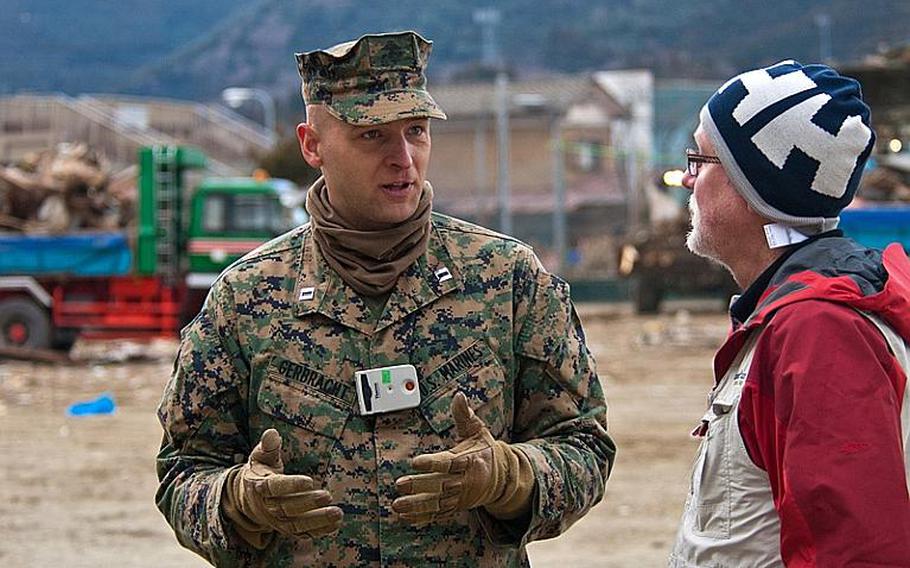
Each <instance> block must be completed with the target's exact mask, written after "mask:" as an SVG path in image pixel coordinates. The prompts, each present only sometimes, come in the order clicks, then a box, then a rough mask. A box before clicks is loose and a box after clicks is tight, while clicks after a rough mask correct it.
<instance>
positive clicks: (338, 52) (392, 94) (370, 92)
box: [296, 31, 446, 126]
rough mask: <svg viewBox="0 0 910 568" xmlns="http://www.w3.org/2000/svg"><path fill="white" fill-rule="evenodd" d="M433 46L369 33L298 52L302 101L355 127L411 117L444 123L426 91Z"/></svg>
mask: <svg viewBox="0 0 910 568" xmlns="http://www.w3.org/2000/svg"><path fill="white" fill-rule="evenodd" d="M432 46H433V43H432V42H430V41H427V40H425V39H424V38H422V37H420V35H419V34H417V33H415V32H410V31H408V32H397V33H387V34H370V35H365V36H363V37H361V38H360V39H358V40H356V41H349V42H346V43H342V44H339V45H336V46H334V47H331V48H329V49H325V50H317V51H310V52H307V53H298V54H296V55H297V69H298V70H299V71H300V77H301V79H302V80H303V86H302V89H301V92H302V94H303V100H304V102H305V103H306V104H308V105H324V106H325V108H326V110H328V111H329V113H331V114H332V115H333V116H335V117H336V118H338V119H340V120H342V121H344V122H346V123H348V124H354V125H359V126H362V125H369V124H383V123H386V122H392V121H395V120H400V119H402V118H412V117H431V118H440V119H445V118H446V115H445V113H444V112H442V109H441V108H439V105H437V104H436V101H434V100H433V97H431V96H430V93H428V92H427V89H426V85H427V78H426V75H425V74H424V70H425V69H426V66H427V60H428V59H429V57H430V51H431V49H432Z"/></svg>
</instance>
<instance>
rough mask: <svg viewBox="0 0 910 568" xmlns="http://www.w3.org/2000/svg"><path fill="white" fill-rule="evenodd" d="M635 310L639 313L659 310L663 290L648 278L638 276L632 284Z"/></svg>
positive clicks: (654, 312) (653, 312)
mask: <svg viewBox="0 0 910 568" xmlns="http://www.w3.org/2000/svg"><path fill="white" fill-rule="evenodd" d="M633 294H634V296H633V300H634V301H635V311H636V312H637V313H639V314H656V313H658V312H659V311H660V304H661V300H663V290H662V289H661V287H660V284H657V283H656V282H654V280H653V279H650V278H639V279H638V280H637V281H636V282H635V285H634V286H633Z"/></svg>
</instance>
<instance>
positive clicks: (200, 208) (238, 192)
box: [186, 177, 309, 289]
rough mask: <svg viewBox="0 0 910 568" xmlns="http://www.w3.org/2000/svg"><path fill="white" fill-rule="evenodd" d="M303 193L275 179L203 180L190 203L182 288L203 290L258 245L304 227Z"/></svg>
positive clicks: (306, 217) (306, 219) (292, 184)
mask: <svg viewBox="0 0 910 568" xmlns="http://www.w3.org/2000/svg"><path fill="white" fill-rule="evenodd" d="M305 195H306V193H305V191H301V190H300V188H298V187H297V185H295V184H294V183H293V182H290V181H288V180H285V179H275V178H257V177H243V178H209V179H206V180H203V182H202V183H201V184H200V185H199V186H198V187H196V189H195V191H194V192H193V196H192V199H191V201H190V218H189V226H188V228H187V233H186V239H187V242H186V251H187V260H188V271H187V285H188V286H189V287H190V288H205V289H208V287H209V286H211V284H212V282H214V280H215V278H217V276H218V274H220V273H221V271H222V270H224V269H225V268H227V267H228V266H229V265H230V264H231V263H233V262H234V261H235V260H237V259H238V258H240V257H241V256H243V255H244V254H246V253H247V252H249V251H251V250H253V249H254V248H256V247H258V246H259V245H261V244H263V243H265V242H267V241H269V240H271V239H272V238H274V237H275V236H276V235H280V234H282V233H284V232H286V231H289V230H290V229H292V228H294V227H296V226H298V225H301V224H303V223H306V222H307V221H308V220H309V216H308V215H307V214H306V211H305V209H304V208H303V201H304V198H305Z"/></svg>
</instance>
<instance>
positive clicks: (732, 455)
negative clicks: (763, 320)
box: [689, 332, 759, 539]
mask: <svg viewBox="0 0 910 568" xmlns="http://www.w3.org/2000/svg"><path fill="white" fill-rule="evenodd" d="M758 335H759V334H758V332H753V333H752V336H751V337H750V338H749V339H748V340H747V341H746V344H745V345H744V346H743V348H742V350H740V355H739V356H738V359H737V360H736V361H734V364H732V365H730V369H729V370H728V371H727V374H726V375H725V376H724V378H723V379H722V380H721V381H720V383H718V385H717V388H716V389H715V390H714V392H712V394H711V398H710V404H709V406H708V411H707V412H706V413H705V416H704V417H703V418H702V421H703V422H706V423H707V433H706V435H705V437H704V439H703V440H702V442H701V446H700V447H699V451H698V457H697V458H696V461H695V466H694V471H693V475H692V486H691V488H690V492H689V500H690V503H689V507H691V508H692V512H693V513H694V515H693V517H694V527H693V528H694V531H695V533H696V534H699V535H702V536H706V537H711V538H722V539H726V538H729V537H730V527H731V525H732V521H733V507H734V506H736V504H735V503H734V502H733V500H734V495H733V491H732V488H731V484H732V482H733V476H734V469H736V468H737V456H738V455H745V448H744V447H743V446H742V439H741V438H740V434H739V423H738V415H739V413H738V412H737V407H738V405H739V399H740V395H741V394H742V390H743V385H744V384H745V381H746V376H747V375H748V373H749V367H750V366H751V364H752V356H753V354H754V353H755V345H756V343H757V340H758Z"/></svg>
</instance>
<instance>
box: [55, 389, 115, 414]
mask: <svg viewBox="0 0 910 568" xmlns="http://www.w3.org/2000/svg"><path fill="white" fill-rule="evenodd" d="M115 410H117V404H116V403H115V402H114V397H112V396H111V395H110V393H104V394H102V395H100V396H99V397H98V398H96V399H93V400H87V401H84V402H77V403H75V404H71V405H70V407H69V408H67V409H66V415H67V416H98V415H105V414H113V413H114V411H115Z"/></svg>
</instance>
